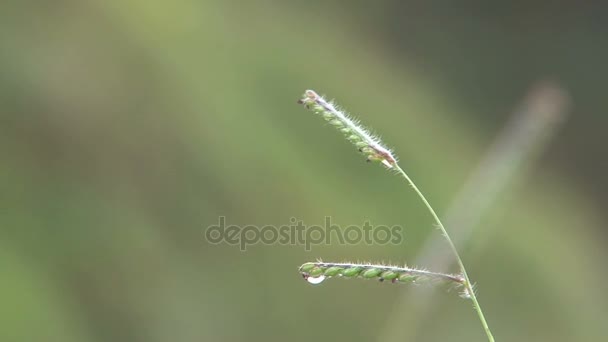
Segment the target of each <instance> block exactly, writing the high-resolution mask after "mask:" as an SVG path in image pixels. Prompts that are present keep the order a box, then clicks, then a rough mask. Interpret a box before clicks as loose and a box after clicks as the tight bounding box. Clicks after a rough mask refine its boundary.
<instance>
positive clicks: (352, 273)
mask: <svg viewBox="0 0 608 342" xmlns="http://www.w3.org/2000/svg"><path fill="white" fill-rule="evenodd" d="M361 270H362V268H361V267H350V268H347V269H345V270H344V272H343V273H342V275H343V276H344V277H356V276H357V275H359V272H361Z"/></svg>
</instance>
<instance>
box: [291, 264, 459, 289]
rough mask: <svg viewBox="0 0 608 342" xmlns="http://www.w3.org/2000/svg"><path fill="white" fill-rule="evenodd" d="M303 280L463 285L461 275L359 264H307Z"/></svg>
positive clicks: (313, 282) (405, 267) (317, 281)
mask: <svg viewBox="0 0 608 342" xmlns="http://www.w3.org/2000/svg"><path fill="white" fill-rule="evenodd" d="M300 273H301V274H302V276H303V277H304V279H306V280H308V282H310V283H312V284H318V283H320V282H322V281H323V280H325V278H331V277H342V278H363V279H378V280H379V281H380V282H383V281H385V280H388V281H390V282H391V283H397V282H399V283H425V282H427V283H429V282H444V283H448V284H454V285H457V286H462V285H464V283H465V280H464V278H463V277H462V276H461V275H455V274H447V273H438V272H431V271H427V270H421V269H416V268H411V267H407V266H404V267H399V266H389V265H374V264H360V263H335V262H322V261H317V262H307V263H305V264H304V265H302V266H300Z"/></svg>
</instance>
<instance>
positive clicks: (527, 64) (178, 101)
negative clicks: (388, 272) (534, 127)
mask: <svg viewBox="0 0 608 342" xmlns="http://www.w3.org/2000/svg"><path fill="white" fill-rule="evenodd" d="M601 6H603V5H596V6H594V5H592V4H591V3H585V4H582V3H578V2H557V3H556V2H550V1H539V2H523V1H520V2H518V1H515V2H508V3H503V4H502V5H501V6H497V5H496V4H486V3H485V2H466V3H459V4H455V3H452V2H442V1H431V2H424V4H422V2H421V3H414V2H407V1H404V2H401V1H378V2H374V3H373V4H372V3H370V2H367V1H352V2H346V1H344V2H325V1H317V0H311V1H300V2H281V1H249V2H246V1H240V2H237V1H207V0H204V1H203V0H199V1H173V2H154V1H143V0H126V1H125V0H121V1H118V0H105V1H70V0H63V1H28V0H25V1H11V0H9V1H4V2H3V3H2V4H1V5H0V44H1V45H0V46H1V49H0V89H1V92H0V101H1V104H2V107H1V112H0V113H1V114H0V120H1V121H0V151H1V153H2V163H1V164H0V165H1V166H0V184H1V185H2V188H1V194H2V195H1V197H0V198H1V199H2V205H1V207H0V208H1V212H0V213H1V230H0V303H1V304H0V340H1V341H170V340H175V341H241V340H248V341H311V340H316V341H335V340H348V341H405V340H408V341H483V340H484V338H485V337H484V334H483V331H482V329H481V327H480V324H479V322H478V320H477V317H476V315H475V313H474V311H473V310H472V309H471V305H470V303H469V302H467V301H466V300H464V299H461V298H459V297H458V296H457V294H456V293H454V292H445V291H438V292H436V293H435V294H433V301H432V302H431V301H429V302H428V303H427V304H426V305H427V306H425V305H422V306H420V305H418V306H411V307H410V306H409V305H408V304H409V303H408V298H412V296H409V297H408V296H407V295H408V294H414V293H416V292H412V291H419V289H417V288H415V287H413V286H407V285H390V284H379V283H377V282H373V281H355V280H353V281H345V280H332V281H326V282H324V283H323V284H322V285H318V286H312V285H310V284H307V283H306V282H304V281H302V278H301V277H300V276H299V274H298V272H297V267H298V266H299V265H300V264H302V263H304V262H306V261H310V260H315V259H316V258H323V259H324V260H328V261H344V260H364V261H375V262H382V261H384V262H393V263H399V264H402V263H404V262H406V261H408V262H413V261H415V260H416V257H417V255H418V253H419V252H420V249H421V246H422V245H423V244H424V243H425V241H427V240H428V239H430V238H436V237H437V236H438V235H439V233H438V231H437V230H436V229H433V221H432V219H431V217H430V215H429V214H428V213H427V212H426V211H425V210H424V207H423V205H422V204H421V203H420V201H419V200H418V199H417V198H416V196H415V194H414V193H413V191H411V189H410V188H409V187H408V186H407V185H406V184H405V183H403V182H402V180H401V179H399V178H398V177H396V176H393V175H391V174H390V173H388V172H386V171H385V170H383V169H382V167H380V166H378V165H373V164H372V165H368V164H366V163H365V162H364V158H363V157H361V156H359V155H357V153H356V151H355V149H354V148H352V146H349V144H348V143H347V142H346V141H345V140H344V139H343V138H342V137H341V136H340V134H338V133H337V132H335V131H334V130H333V129H331V128H330V127H327V125H326V124H324V122H323V120H321V119H320V118H319V117H316V116H315V115H314V114H312V113H310V112H308V111H306V110H304V109H303V108H301V107H299V106H297V105H296V103H295V102H296V100H297V99H298V98H299V97H300V96H301V94H302V92H303V91H304V90H305V89H308V88H312V89H315V90H317V91H318V92H320V93H322V94H327V95H328V96H330V97H332V98H336V99H337V100H338V102H339V103H340V104H342V105H344V106H345V107H346V108H348V109H349V110H351V111H352V112H353V114H355V115H356V116H357V117H358V118H360V119H361V120H362V122H363V123H365V124H367V125H369V126H370V127H373V128H374V130H375V131H376V132H379V133H381V135H382V137H383V140H384V141H385V142H386V143H387V144H388V145H389V146H391V147H393V148H394V150H395V151H396V153H397V155H398V156H399V157H400V160H401V164H402V166H403V167H404V168H405V169H406V170H407V171H408V172H409V173H410V175H411V176H412V177H413V178H414V179H415V180H416V181H417V183H418V185H419V186H420V187H421V188H422V189H423V191H424V192H425V193H426V195H427V196H428V198H429V199H430V201H431V202H432V203H433V204H434V206H435V207H436V209H437V210H438V211H439V212H440V213H445V212H446V211H448V208H449V207H450V206H451V205H453V203H452V199H453V198H454V196H455V195H456V193H458V191H459V189H461V186H462V185H463V183H464V182H465V181H466V180H467V179H468V177H469V175H470V174H471V172H473V170H475V169H476V167H477V165H478V163H479V162H480V161H481V160H482V159H483V158H484V155H485V153H486V151H487V147H488V146H489V145H490V144H491V143H492V141H494V139H495V137H496V136H497V135H498V134H499V132H500V131H501V130H502V128H503V127H504V126H505V124H506V123H507V122H509V120H510V117H511V116H512V115H513V114H512V113H513V112H514V111H517V108H519V106H521V104H522V101H524V99H525V98H526V96H528V95H527V94H528V93H529V91H530V89H531V88H533V87H534V85H535V84H537V82H539V81H543V80H551V81H553V82H556V84H560V85H561V86H562V87H563V88H564V89H566V90H567V91H568V92H569V96H570V98H571V100H572V105H571V107H570V109H569V110H568V113H569V114H570V115H569V117H568V118H567V119H566V120H565V122H564V123H563V124H562V125H561V127H560V129H559V131H556V132H554V133H553V134H554V137H553V139H552V140H550V142H548V143H546V144H544V143H543V146H542V148H541V147H539V148H538V153H536V154H535V156H534V157H531V158H529V159H528V161H527V162H525V163H523V164H522V165H521V167H518V170H517V171H516V172H515V173H514V175H513V177H511V178H510V179H511V180H510V181H509V182H508V184H507V186H506V187H505V189H504V190H503V191H500V193H498V194H497V195H496V196H495V197H494V198H493V200H492V204H491V205H490V206H489V207H488V209H487V210H486V211H485V212H484V213H483V215H482V217H481V222H480V224H479V225H478V227H477V228H476V230H475V233H474V234H473V236H472V238H471V239H469V240H468V241H466V243H460V244H459V247H460V249H461V251H462V256H463V259H464V261H465V263H466V264H467V265H468V267H469V273H470V276H471V277H472V278H473V279H474V280H475V281H476V282H477V284H478V296H479V300H480V302H481V303H482V305H483V307H484V311H485V314H486V316H487V318H488V321H489V323H490V326H491V327H492V328H493V331H494V335H495V337H496V338H497V340H498V341H596V340H603V339H605V338H606V336H608V327H607V326H606V322H607V320H608V298H607V297H606V290H608V287H607V285H606V284H607V283H608V272H607V271H606V265H605V260H606V258H607V257H608V251H607V248H606V246H607V243H608V239H607V231H606V228H605V225H604V222H605V220H606V219H607V218H608V217H607V214H606V211H605V209H606V207H605V203H606V201H607V200H608V181H607V180H606V177H604V175H605V174H606V172H607V171H608V157H607V155H606V133H605V127H606V125H607V124H608V119H607V118H606V116H605V115H604V110H605V108H606V105H607V104H608V103H607V102H606V97H605V95H604V92H605V79H606V75H607V74H606V65H605V64H606V63H605V61H606V60H608V44H606V37H607V34H608V24H607V22H606V20H605V11H602V7H601ZM498 159H500V156H498ZM465 207H466V206H465ZM222 215H223V216H226V218H227V222H228V223H229V224H235V225H241V226H244V225H248V224H253V225H282V224H289V223H290V218H292V217H295V218H298V219H300V220H303V222H304V223H305V224H308V225H311V224H322V223H323V219H324V217H325V216H327V215H330V216H331V217H332V220H333V222H334V223H336V224H339V225H341V226H343V227H346V226H348V225H351V224H359V225H361V224H362V223H363V222H364V221H365V220H370V221H371V222H372V223H373V224H385V225H402V226H403V227H404V229H405V241H404V243H403V244H402V245H398V246H394V245H388V246H380V245H372V246H369V245H365V244H360V245H348V246H346V245H338V244H332V245H322V246H315V247H313V249H312V251H310V252H306V251H305V250H304V246H301V245H295V246H294V245H287V246H284V245H283V246H281V245H262V244H257V245H254V246H251V247H249V248H248V249H247V251H245V252H241V251H239V249H238V247H235V246H229V245H226V244H219V245H214V244H210V243H209V242H207V241H206V240H205V235H204V232H205V229H206V228H207V227H208V226H210V225H213V224H216V223H217V222H218V217H219V216H222ZM447 228H448V231H449V230H450V227H447ZM444 247H446V246H445V245H444ZM446 248H447V247H446ZM418 266H425V265H418ZM414 298H415V296H414ZM423 304H424V303H423ZM421 307H423V308H424V310H420V308H421Z"/></svg>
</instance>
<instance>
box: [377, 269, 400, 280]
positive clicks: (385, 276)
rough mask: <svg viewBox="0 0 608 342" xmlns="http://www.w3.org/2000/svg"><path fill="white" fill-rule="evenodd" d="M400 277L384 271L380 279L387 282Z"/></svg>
mask: <svg viewBox="0 0 608 342" xmlns="http://www.w3.org/2000/svg"><path fill="white" fill-rule="evenodd" d="M398 276H399V275H398V274H397V273H395V272H393V271H384V272H382V274H381V275H380V278H382V279H385V280H393V279H395V278H397V277H398Z"/></svg>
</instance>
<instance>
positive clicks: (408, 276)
mask: <svg viewBox="0 0 608 342" xmlns="http://www.w3.org/2000/svg"><path fill="white" fill-rule="evenodd" d="M415 280H416V276H414V275H411V274H407V273H406V274H402V275H400V276H399V281H400V282H403V283H411V282H413V281H415Z"/></svg>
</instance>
